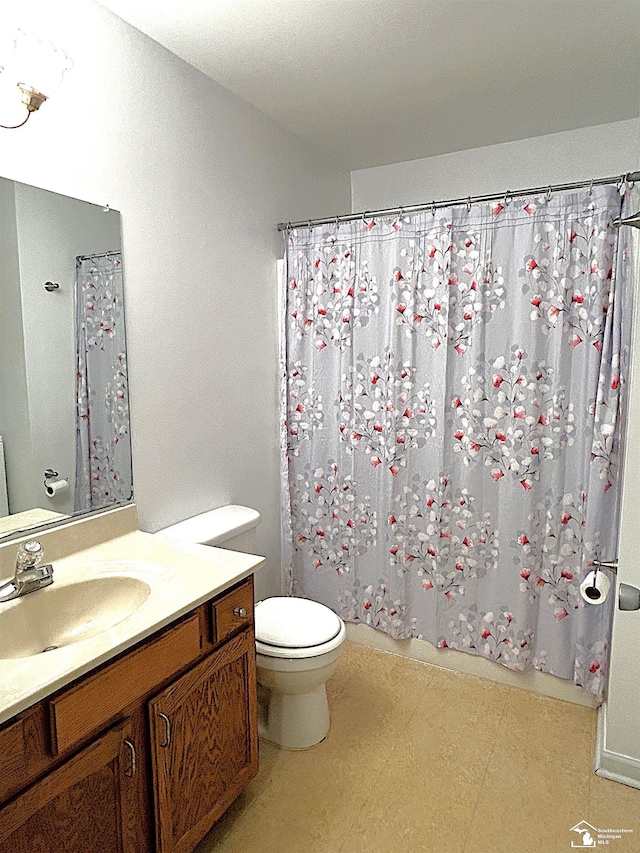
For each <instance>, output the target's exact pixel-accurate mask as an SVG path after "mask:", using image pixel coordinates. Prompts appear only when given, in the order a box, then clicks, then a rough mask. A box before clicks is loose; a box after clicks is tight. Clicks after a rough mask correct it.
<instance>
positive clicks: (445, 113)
mask: <svg viewBox="0 0 640 853" xmlns="http://www.w3.org/2000/svg"><path fill="white" fill-rule="evenodd" d="M101 2H102V5H103V6H106V7H107V8H108V9H111V10H112V11H113V12H115V13H116V14H117V15H119V16H120V17H121V18H123V19H124V20H126V21H128V22H129V23H131V24H133V25H134V26H135V27H137V28H138V29H140V30H142V31H143V32H145V33H147V34H148V35H150V36H151V37H152V38H154V39H155V40H156V41H158V42H160V44H163V45H164V46H165V47H167V48H168V49H169V50H171V51H173V53H175V54H177V55H178V56H180V57H182V58H183V59H185V60H186V61H187V62H189V63H191V64H192V65H194V66H195V67H196V68H199V69H200V70H201V71H203V72H204V73H205V74H208V75H209V76H210V77H212V78H213V79H214V80H217V81H218V82H219V83H221V84H222V85H223V86H225V87H226V88H227V89H230V90H231V91H232V92H234V93H235V94H236V95H239V96H240V97H241V98H243V99H244V100H245V101H248V102H249V103H250V104H253V105H254V106H256V107H257V108H258V109H260V110H262V111H263V112H264V113H266V114H267V115H269V116H272V117H273V118H274V119H275V120H276V121H277V122H278V123H279V124H280V125H282V126H284V127H285V128H288V129H289V130H290V131H291V132H292V133H294V134H297V135H298V136H299V137H301V138H302V139H304V140H306V141H308V143H309V144H310V145H313V146H314V147H320V148H323V149H325V150H327V151H329V152H330V153H332V154H333V155H334V156H335V158H336V159H337V160H338V161H339V162H340V163H342V164H344V165H346V166H348V167H349V168H351V169H363V168H366V167H369V166H376V165H382V164H385V163H393V162H400V161H403V160H412V159H416V158H419V157H428V156H432V155H435V154H442V153H445V152H449V151H459V150H462V149H465V148H476V147H479V146H482V145H490V144H493V143H497V142H506V141H510V140H514V139H524V138H527V137H530V136H540V135H542V134H547V133H556V132H558V131H562V130H571V129H574V128H578V127H588V126H590V125H596V124H605V123H608V122H613V121H619V120H623V119H628V118H635V117H637V116H638V115H640V0H180V2H176V0H101Z"/></svg>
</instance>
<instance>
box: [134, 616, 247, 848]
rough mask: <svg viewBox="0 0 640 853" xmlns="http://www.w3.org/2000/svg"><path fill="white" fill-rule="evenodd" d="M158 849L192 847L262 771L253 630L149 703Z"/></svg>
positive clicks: (225, 647) (229, 643)
mask: <svg viewBox="0 0 640 853" xmlns="http://www.w3.org/2000/svg"><path fill="white" fill-rule="evenodd" d="M149 714H150V728H151V751H152V760H153V775H154V800H155V820H156V842H157V850H158V853H187V851H192V850H193V848H194V847H195V845H196V843H197V842H198V841H199V840H200V839H201V838H202V836H203V835H204V834H205V833H206V832H207V831H208V830H209V829H210V828H211V826H212V825H213V823H214V822H215V821H216V820H217V819H218V818H219V817H220V815H221V814H222V813H223V812H224V811H225V810H226V809H227V808H228V807H229V805H230V804H231V803H232V802H233V800H234V799H235V798H236V797H237V795H238V794H239V793H240V791H242V789H243V788H244V787H245V786H246V785H247V784H248V782H249V781H250V780H251V779H252V778H253V777H254V776H255V774H256V773H257V772H258V734H257V706H256V669H255V641H254V635H253V630H248V631H244V632H243V633H242V634H239V635H238V636H237V637H235V638H234V639H232V640H229V642H227V643H226V644H225V645H224V646H222V648H220V649H219V650H218V651H217V652H214V653H213V654H212V655H210V656H209V657H208V658H206V659H205V660H204V661H202V663H200V664H198V666H196V667H194V669H192V670H191V671H190V672H188V673H187V674H186V675H183V676H182V677H181V678H179V679H178V680H177V681H175V682H174V683H173V684H172V685H170V686H169V687H168V688H167V689H166V690H163V691H162V693H160V694H159V695H158V696H156V697H155V698H154V699H152V700H151V702H150V703H149Z"/></svg>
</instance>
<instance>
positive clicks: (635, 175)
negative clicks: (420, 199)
mask: <svg viewBox="0 0 640 853" xmlns="http://www.w3.org/2000/svg"><path fill="white" fill-rule="evenodd" d="M636 181H640V172H627V173H626V174H624V175H614V176H613V177H610V178H592V179H591V180H589V181H576V182H575V183H571V184H550V185H547V186H546V187H529V188H528V189H525V190H514V191H512V190H507V191H506V192H502V193H489V194H487V195H475V196H468V197H467V198H448V199H444V200H443V201H432V202H430V203H427V204H411V205H407V207H387V208H383V209H380V210H363V211H362V212H360V213H345V214H343V215H342V216H328V217H326V218H324V219H308V220H306V221H300V222H279V223H278V231H288V230H291V229H292V228H313V227H314V226H315V225H330V224H332V223H334V224H337V223H338V222H353V221H355V220H356V219H364V217H365V216H370V217H375V216H390V215H392V214H394V213H396V214H406V213H419V212H420V211H422V210H436V209H437V208H439V207H453V206H455V205H458V204H475V203H477V202H482V201H495V200H496V199H500V198H504V199H505V200H508V199H511V198H520V197H522V196H526V195H539V194H540V193H548V192H562V191H564V190H579V189H582V188H583V187H597V186H602V185H604V184H616V183H624V182H627V183H630V184H632V183H635V182H636Z"/></svg>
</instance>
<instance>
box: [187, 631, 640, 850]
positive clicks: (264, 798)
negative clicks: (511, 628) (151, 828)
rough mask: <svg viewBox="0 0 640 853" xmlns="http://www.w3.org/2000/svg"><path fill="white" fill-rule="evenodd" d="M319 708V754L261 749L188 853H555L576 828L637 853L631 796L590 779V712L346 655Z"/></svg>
mask: <svg viewBox="0 0 640 853" xmlns="http://www.w3.org/2000/svg"><path fill="white" fill-rule="evenodd" d="M328 694H329V704H330V707H331V714H332V725H331V730H330V732H329V735H328V736H327V738H326V740H325V741H324V742H323V743H321V744H318V745H317V746H315V747H313V749H311V750H306V751H302V752H291V751H286V750H280V749H277V748H276V747H273V746H271V745H270V744H267V743H263V744H261V749H260V773H259V774H258V776H257V778H256V779H255V780H254V781H253V782H252V783H251V785H250V786H249V787H248V789H247V790H246V791H245V792H244V793H243V794H242V795H241V796H240V797H239V798H238V800H237V801H236V802H235V803H234V804H233V805H232V806H231V808H230V809H229V810H228V812H227V813H226V814H225V815H224V816H223V818H222V819H221V820H220V821H219V822H218V823H217V824H216V826H215V827H214V828H213V829H212V831H211V832H210V833H209V834H208V835H207V836H206V838H205V839H203V841H202V842H201V844H200V845H199V846H198V848H197V850H196V853H382V851H384V852H385V853H476V851H482V853H503V851H504V853H529V851H530V853H555V851H570V850H571V849H572V841H573V842H574V843H575V844H579V843H580V841H581V838H580V836H579V835H578V834H577V833H571V832H570V829H571V827H573V826H574V825H576V824H577V823H579V822H580V821H581V820H586V821H588V822H589V823H590V824H591V825H592V826H594V827H596V828H598V827H600V828H624V829H633V830H634V832H633V834H628V835H625V836H623V837H622V838H621V839H620V840H614V839H612V840H610V842H609V846H608V849H609V850H610V851H611V852H612V853H632V851H640V790H636V789H634V788H629V787H627V786H625V785H621V784H619V783H616V782H610V781H608V780H605V779H600V778H599V777H597V776H596V775H595V774H594V773H593V770H592V762H593V750H594V743H595V728H596V712H595V711H593V710H591V709H588V708H582V707H579V706H577V705H572V704H569V703H567V702H560V701H558V700H555V699H547V698H544V697H538V696H536V695H535V694H532V693H529V692H527V691H524V690H517V689H514V688H510V687H503V686H502V685H499V684H495V683H494V682H491V681H486V680H484V679H480V678H475V677H474V676H470V675H463V674H458V673H452V672H448V671H446V670H441V669H437V668H435V667H431V666H428V665H426V664H421V663H415V662H413V661H409V660H406V659H404V658H401V657H397V656H394V655H388V654H385V653H384V652H379V651H375V650H373V649H369V648H367V647H366V646H362V645H358V644H355V643H347V644H346V646H345V652H344V654H343V656H342V658H341V661H340V664H339V667H338V669H337V671H336V673H335V675H334V676H333V678H332V679H331V680H330V681H329V683H328ZM603 847H604V845H602V846H599V848H598V849H603Z"/></svg>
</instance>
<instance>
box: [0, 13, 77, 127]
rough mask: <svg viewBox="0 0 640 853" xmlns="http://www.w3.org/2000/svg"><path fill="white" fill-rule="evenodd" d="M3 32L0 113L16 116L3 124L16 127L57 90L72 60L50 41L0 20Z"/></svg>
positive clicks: (0, 66) (0, 37) (1, 40)
mask: <svg viewBox="0 0 640 853" xmlns="http://www.w3.org/2000/svg"><path fill="white" fill-rule="evenodd" d="M0 32H1V34H0V115H2V116H3V118H4V117H5V116H7V115H8V116H9V118H10V120H11V119H13V117H14V115H15V119H16V122H15V123H7V124H5V123H2V124H0V127H2V128H4V129H6V130H14V129H15V128H17V127H22V125H23V124H26V122H27V121H28V120H29V117H30V116H31V114H32V113H34V112H36V110H38V109H40V107H41V106H42V104H43V103H44V102H45V101H46V100H47V99H48V98H50V97H51V95H52V94H53V93H54V92H55V91H56V90H57V88H58V86H59V85H60V83H61V82H62V78H63V77H64V74H65V73H66V72H67V71H68V70H69V69H70V68H71V60H70V59H69V57H68V56H67V54H66V53H65V52H64V51H63V50H59V49H58V48H56V47H54V45H53V44H51V42H49V41H44V40H41V39H39V38H38V37H37V36H36V35H34V34H33V33H28V32H26V31H25V30H22V29H20V28H19V27H10V26H8V21H6V20H0ZM25 108H26V111H27V114H26V116H24V110H25ZM23 116H24V118H23ZM18 118H20V119H21V120H20V121H17V119H18Z"/></svg>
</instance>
